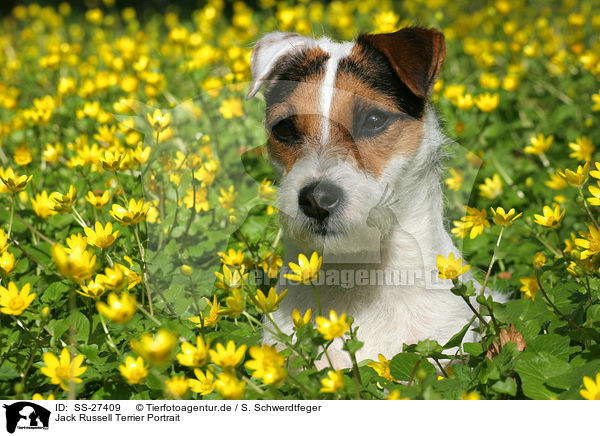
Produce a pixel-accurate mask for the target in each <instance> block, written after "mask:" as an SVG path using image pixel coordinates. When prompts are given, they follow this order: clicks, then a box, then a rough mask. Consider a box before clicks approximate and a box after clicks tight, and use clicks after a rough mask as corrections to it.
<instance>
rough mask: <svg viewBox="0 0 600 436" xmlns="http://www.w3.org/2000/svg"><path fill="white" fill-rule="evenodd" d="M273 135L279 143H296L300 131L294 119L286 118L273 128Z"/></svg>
mask: <svg viewBox="0 0 600 436" xmlns="http://www.w3.org/2000/svg"><path fill="white" fill-rule="evenodd" d="M271 133H272V134H273V136H275V138H276V139H277V140H278V141H281V142H295V141H296V140H297V139H298V130H297V129H296V125H295V124H294V120H293V117H288V118H285V119H283V120H281V121H279V122H277V123H276V124H275V125H274V126H273V127H271Z"/></svg>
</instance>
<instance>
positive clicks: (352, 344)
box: [343, 338, 365, 353]
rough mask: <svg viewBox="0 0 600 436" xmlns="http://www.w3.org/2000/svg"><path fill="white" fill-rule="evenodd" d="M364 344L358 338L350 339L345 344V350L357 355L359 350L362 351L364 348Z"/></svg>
mask: <svg viewBox="0 0 600 436" xmlns="http://www.w3.org/2000/svg"><path fill="white" fill-rule="evenodd" d="M364 344H365V343H364V342H361V341H359V340H358V339H356V338H353V339H348V340H347V341H345V342H344V347H343V348H344V350H346V351H348V352H350V353H356V352H357V351H358V350H360V349H361V348H362V346H363V345H364Z"/></svg>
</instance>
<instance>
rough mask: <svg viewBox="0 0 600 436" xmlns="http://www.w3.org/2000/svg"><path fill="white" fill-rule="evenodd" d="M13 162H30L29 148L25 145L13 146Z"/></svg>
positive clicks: (26, 163) (23, 163) (24, 163)
mask: <svg viewBox="0 0 600 436" xmlns="http://www.w3.org/2000/svg"><path fill="white" fill-rule="evenodd" d="M14 160H15V163H16V164H17V165H19V166H26V165H29V164H30V163H31V150H30V149H29V147H28V146H27V145H23V146H21V147H17V148H15V156H14Z"/></svg>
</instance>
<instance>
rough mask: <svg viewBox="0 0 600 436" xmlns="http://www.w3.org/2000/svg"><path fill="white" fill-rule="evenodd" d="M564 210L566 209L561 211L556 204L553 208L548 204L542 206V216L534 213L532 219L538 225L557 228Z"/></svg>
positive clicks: (563, 215)
mask: <svg viewBox="0 0 600 436" xmlns="http://www.w3.org/2000/svg"><path fill="white" fill-rule="evenodd" d="M566 212H567V211H566V210H563V211H562V212H561V210H560V206H556V207H555V208H554V210H553V209H552V208H551V207H550V206H544V208H543V209H542V213H543V216H542V215H538V214H537V213H536V214H534V215H533V221H534V222H535V223H536V224H539V225H540V226H544V227H550V228H551V229H558V227H559V226H560V222H561V221H562V219H563V218H564V217H565V213H566Z"/></svg>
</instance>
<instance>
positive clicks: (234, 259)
mask: <svg viewBox="0 0 600 436" xmlns="http://www.w3.org/2000/svg"><path fill="white" fill-rule="evenodd" d="M217 254H218V255H219V257H220V258H221V262H223V264H224V265H227V266H233V267H238V266H241V265H242V264H243V263H244V256H245V253H244V252H243V251H242V250H234V249H233V248H230V249H229V250H227V253H223V252H222V251H219V252H218V253H217Z"/></svg>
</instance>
